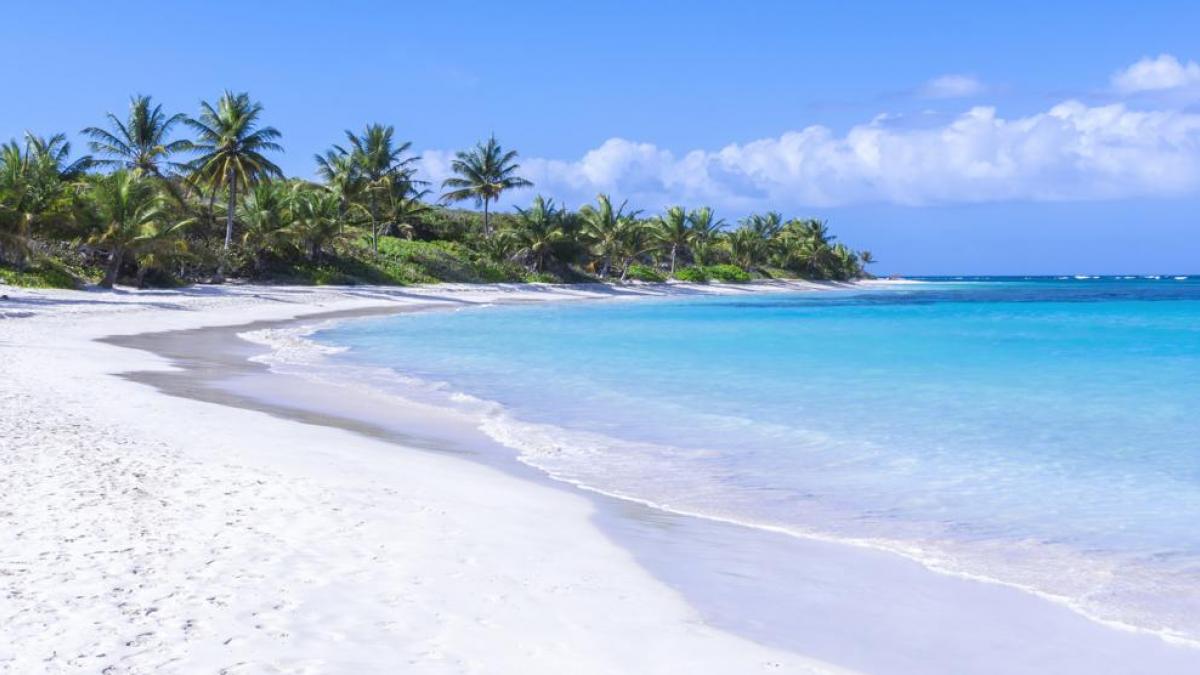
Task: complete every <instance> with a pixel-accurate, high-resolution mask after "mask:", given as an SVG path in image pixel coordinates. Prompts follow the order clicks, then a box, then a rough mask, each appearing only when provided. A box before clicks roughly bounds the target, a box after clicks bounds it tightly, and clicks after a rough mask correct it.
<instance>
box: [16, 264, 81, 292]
mask: <svg viewBox="0 0 1200 675" xmlns="http://www.w3.org/2000/svg"><path fill="white" fill-rule="evenodd" d="M86 277H87V274H86V272H85V271H84V270H76V269H72V268H71V267H68V266H67V265H66V264H64V263H62V262H60V261H58V260H54V259H51V258H44V259H41V260H38V261H37V262H35V263H33V264H32V265H30V266H29V267H26V268H25V269H23V270H18V269H15V268H12V267H7V266H0V284H8V285H9V286H21V287H24V288H70V289H76V288H82V287H83V284H84V282H85V281H86V280H87V278H86Z"/></svg>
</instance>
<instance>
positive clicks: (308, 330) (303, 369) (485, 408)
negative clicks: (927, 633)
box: [238, 319, 1200, 649]
mask: <svg viewBox="0 0 1200 675" xmlns="http://www.w3.org/2000/svg"><path fill="white" fill-rule="evenodd" d="M346 320H347V319H330V320H327V321H323V322H320V323H314V324H305V325H301V326H295V327H289V328H270V329H260V330H255V331H246V332H244V333H239V334H238V337H240V338H242V339H244V340H246V341H248V342H252V343H254V344H259V345H263V346H265V347H268V348H269V349H270V351H269V352H267V353H265V354H261V355H257V356H254V357H251V359H250V360H252V361H256V362H259V363H263V364H265V365H267V366H269V367H271V368H272V369H275V368H279V367H287V366H291V367H293V368H296V369H297V370H295V371H290V374H293V375H301V376H307V377H310V379H312V380H314V381H318V382H322V383H326V384H332V385H336V386H343V387H345V388H347V389H351V390H362V389H364V388H365V389H370V390H371V391H372V393H373V394H375V395H382V396H386V397H390V398H393V399H396V400H399V401H401V402H403V403H409V404H411V403H412V402H413V399H410V398H406V397H404V396H401V395H399V394H397V393H395V392H392V391H387V390H385V389H382V388H379V387H374V386H372V385H363V383H362V382H360V381H355V380H353V379H352V378H342V377H338V378H334V377H330V376H329V373H328V372H318V371H317V367H318V366H320V365H322V364H323V363H324V362H326V360H327V359H328V358H329V357H330V356H334V355H336V354H340V353H344V352H346V351H347V348H345V347H336V346H331V345H326V344H322V343H320V342H318V341H316V340H313V339H311V336H312V335H313V334H314V333H317V332H319V331H322V330H326V329H328V328H331V327H333V326H334V325H336V324H339V323H342V322H344V321H346ZM310 369H311V370H310ZM379 370H386V371H387V372H388V373H389V374H390V376H391V378H392V379H393V380H394V381H395V382H396V383H397V384H399V385H401V386H403V387H412V388H418V389H425V390H427V391H437V392H439V393H440V394H441V395H442V396H444V398H445V401H446V404H447V405H452V404H453V403H455V402H458V403H465V404H469V405H470V406H471V408H473V409H474V411H475V412H476V413H477V414H478V416H479V418H478V428H479V430H480V431H481V432H482V433H484V434H485V435H487V436H488V437H489V438H491V439H492V440H494V441H496V442H497V443H499V444H500V445H503V446H504V447H507V448H510V449H511V450H513V451H514V452H515V453H516V454H515V457H516V459H517V460H518V461H520V462H521V463H523V464H525V465H527V466H530V467H533V468H535V469H537V470H538V471H541V472H542V473H543V474H545V475H546V476H547V477H549V478H550V479H552V480H555V481H557V482H560V483H564V484H567V485H571V486H573V487H575V488H577V489H580V490H584V491H587V492H591V493H593V494H598V495H603V496H605V497H609V498H612V499H620V500H622V501H626V502H630V503H635V504H640V505H642V506H646V507H649V508H653V509H656V510H659V511H663V512H665V513H671V514H675V515H679V516H685V517H689V518H699V519H702V520H707V521H710V522H719V523H725V524H729V525H735V526H739V527H747V528H751V529H755V530H759V531H763V532H772V533H775V534H782V535H786V536H790V537H794V538H797V539H806V540H810V541H820V542H825V543H831V544H841V545H847V546H854V547H857V548H863V549H869V550H874V551H882V552H885V553H891V554H893V555H899V556H901V557H903V558H906V559H908V560H912V561H914V562H916V563H918V564H920V565H921V566H922V567H924V568H925V569H928V570H930V571H931V572H934V573H937V574H942V575H945V576H950V577H956V578H960V579H967V580H971V581H976V582H980V583H987V584H994V585H998V586H1005V587H1008V588H1013V589H1016V590H1019V591H1021V592H1024V593H1028V594H1030V595H1033V596H1036V597H1038V598H1041V599H1043V600H1046V601H1048V602H1052V603H1054V604H1057V605H1059V606H1062V607H1066V608H1067V609H1070V610H1071V611H1073V612H1075V613H1076V614H1078V615H1080V616H1082V617H1084V618H1086V619H1088V620H1089V621H1092V622H1094V623H1097V624H1099V625H1102V626H1105V627H1107V628H1111V629H1114V630H1121V631H1125V632H1129V633H1136V634H1142V635H1151V636H1154V637H1157V638H1159V639H1161V640H1163V641H1165V642H1167V643H1169V644H1175V645H1179V646H1183V647H1188V648H1192V649H1200V639H1196V638H1192V637H1189V636H1187V635H1184V634H1181V633H1179V632H1177V631H1174V630H1169V629H1155V628H1148V627H1145V626H1139V625H1136V624H1132V623H1129V622H1126V621H1121V620H1118V619H1112V618H1108V617H1104V616H1099V615H1097V614H1096V613H1095V612H1094V611H1093V610H1091V609H1090V608H1089V607H1087V606H1086V605H1084V604H1083V603H1082V602H1080V601H1079V600H1077V599H1075V598H1072V597H1070V596H1067V595H1062V594H1057V593H1052V592H1049V591H1046V590H1043V589H1041V588H1038V587H1036V586H1032V585H1028V584H1022V583H1020V582H1016V581H1012V580H1007V579H1000V578H997V577H993V576H988V575H985V574H979V573H975V572H972V571H970V570H966V569H961V568H958V567H954V566H953V565H952V564H951V562H952V561H951V560H948V559H947V558H946V556H945V554H942V553H939V552H937V551H931V550H927V549H924V548H921V547H919V546H914V545H913V544H911V543H909V542H905V541H899V540H890V539H877V538H863V537H853V536H846V535H835V534H830V533H826V532H821V531H817V530H806V529H799V528H795V527H788V526H783V525H776V524H772V523H762V522H757V521H752V520H745V519H738V518H733V517H728V516H721V515H716V514H712V513H705V512H703V511H697V510H693V509H684V508H679V507H675V506H671V505H669V504H666V503H662V502H658V501H655V500H652V499H647V498H645V497H639V496H637V495H631V494H627V493H623V492H620V491H618V490H609V489H604V488H600V487H597V486H595V485H591V484H589V483H588V482H586V481H585V480H581V479H578V478H574V477H571V476H568V475H565V474H563V473H561V472H558V471H555V470H554V469H552V468H550V467H548V466H546V465H545V463H544V462H543V463H539V462H538V461H537V460H538V458H539V456H540V455H541V454H542V453H544V452H545V450H544V449H541V448H536V447H531V446H529V445H528V444H526V443H522V438H523V433H522V432H523V431H528V430H529V429H530V428H532V427H548V426H553V425H533V424H530V423H526V422H522V421H520V420H517V419H516V418H514V417H512V416H511V415H510V414H509V413H508V412H507V410H506V409H505V408H504V406H503V405H502V404H500V403H498V402H496V401H490V400H486V399H481V398H478V397H476V396H473V395H471V394H469V393H466V392H460V391H454V390H451V389H449V388H448V387H449V385H448V384H447V383H444V382H429V381H427V380H422V379H420V378H415V377H412V376H409V375H405V374H402V373H399V372H397V371H395V370H394V369H391V368H382V369H379ZM553 428H554V429H555V430H556V431H558V432H560V434H561V435H565V436H569V435H571V434H572V433H573V432H571V431H570V430H567V429H564V428H562V427H553ZM590 435H591V436H599V435H598V434H590ZM609 440H610V441H611V442H610V445H619V441H617V440H616V439H609ZM559 445H560V446H561V445H562V444H559Z"/></svg>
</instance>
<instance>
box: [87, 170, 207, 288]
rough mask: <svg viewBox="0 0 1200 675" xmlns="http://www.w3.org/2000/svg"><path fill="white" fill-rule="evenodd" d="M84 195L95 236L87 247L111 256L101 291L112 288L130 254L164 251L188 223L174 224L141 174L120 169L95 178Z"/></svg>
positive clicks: (156, 192)
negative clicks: (151, 248) (151, 249)
mask: <svg viewBox="0 0 1200 675" xmlns="http://www.w3.org/2000/svg"><path fill="white" fill-rule="evenodd" d="M85 185H86V186H85V189H84V194H85V197H86V200H87V205H88V207H89V217H90V219H91V220H92V221H93V224H94V226H95V233H94V234H93V235H92V236H91V237H90V238H89V239H88V243H89V244H91V245H93V246H96V247H98V248H100V249H102V250H104V251H105V252H106V253H108V264H107V265H106V266H105V271H104V278H103V279H102V280H101V281H100V286H101V287H102V288H112V287H113V284H114V283H115V282H116V280H117V275H118V274H119V273H120V271H121V265H122V263H123V262H124V261H125V256H126V255H127V254H131V253H132V254H137V253H138V252H140V251H143V250H146V249H148V248H150V247H161V246H162V245H163V242H164V240H166V239H168V238H170V237H173V236H177V235H178V234H179V233H180V232H181V230H182V229H183V228H184V227H186V226H187V224H188V222H187V221H179V222H171V219H170V218H169V211H168V210H167V209H165V208H164V205H163V199H162V196H161V194H160V193H159V192H158V190H157V189H156V186H155V185H154V184H153V183H152V182H150V181H149V180H147V179H146V178H145V177H143V176H142V175H141V172H139V171H129V170H127V169H118V170H116V171H114V172H113V173H111V174H109V175H107V176H95V177H91V179H90V180H89V181H88V182H87V183H86V184H85Z"/></svg>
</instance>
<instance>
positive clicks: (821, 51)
mask: <svg viewBox="0 0 1200 675" xmlns="http://www.w3.org/2000/svg"><path fill="white" fill-rule="evenodd" d="M1048 5H1052V6H1048ZM0 11H2V12H3V14H2V16H3V17H4V23H5V25H6V27H7V30H5V31H4V36H3V38H0V58H2V59H3V63H5V64H8V66H9V67H8V68H7V69H6V80H7V85H8V86H7V87H6V94H5V95H4V97H3V98H0V139H8V138H15V137H19V136H20V135H21V134H23V133H24V132H25V131H26V130H30V131H33V132H35V133H38V134H49V133H54V132H59V131H65V132H68V133H69V134H71V135H72V137H73V138H75V139H76V144H75V148H76V152H77V153H80V152H84V151H86V144H85V143H84V141H83V140H82V139H80V138H79V136H78V131H79V130H80V129H82V128H83V127H86V126H91V125H98V124H101V123H102V122H103V115H104V114H105V113H106V112H113V113H116V114H118V115H119V116H121V115H124V113H125V111H126V109H127V107H128V101H129V97H130V96H131V95H133V94H135V93H145V94H149V95H152V96H153V97H154V99H155V100H156V101H157V102H160V103H162V104H163V105H164V107H165V108H166V109H168V111H171V112H176V111H180V112H185V113H189V114H192V113H195V112H196V110H197V107H198V104H199V102H200V101H201V100H214V99H215V98H216V97H217V96H219V95H220V93H221V92H222V91H223V90H225V89H231V90H234V91H247V92H249V93H250V94H251V96H252V97H253V98H255V99H256V100H258V101H260V102H262V104H263V105H264V107H265V112H264V117H263V119H264V122H265V123H266V124H269V125H271V126H274V127H276V128H277V129H279V130H280V131H282V132H283V135H284V136H283V144H284V146H285V148H286V152H285V153H284V154H283V155H280V156H279V157H277V158H276V159H277V160H278V161H277V163H278V164H279V165H280V166H282V167H283V168H284V169H285V171H287V172H288V173H289V174H291V175H297V176H303V177H312V175H313V168H314V164H313V161H312V156H313V154H314V153H316V152H319V151H321V150H323V149H325V148H327V147H328V146H329V145H330V144H332V143H335V142H340V141H341V140H342V139H343V133H344V130H345V129H361V128H362V127H363V126H364V125H365V124H367V123H371V122H382V123H386V124H391V125H394V126H395V127H396V133H397V135H398V136H399V137H400V138H402V139H405V140H411V141H412V143H413V148H414V151H416V152H417V154H420V155H421V157H422V160H421V163H420V166H421V169H422V172H423V174H424V177H425V178H426V179H429V180H433V181H435V182H436V181H438V180H440V179H441V178H443V177H444V175H445V173H446V171H447V170H448V169H447V167H448V163H449V160H450V159H451V158H452V156H453V153H454V151H456V150H460V149H463V148H467V147H469V146H471V145H473V144H474V143H475V142H477V141H479V140H481V139H484V138H486V137H487V136H488V135H489V134H492V133H494V134H495V135H496V137H497V138H498V139H499V141H500V142H501V143H502V144H503V145H504V146H505V147H506V148H512V149H515V150H517V151H518V152H519V153H520V163H521V165H522V173H523V174H524V175H525V176H526V177H527V178H530V179H532V180H533V181H534V183H535V184H536V187H535V188H534V191H535V192H540V193H543V194H545V195H547V196H549V197H553V198H555V199H556V200H558V201H560V202H562V203H565V204H567V205H569V206H571V207H577V206H579V205H581V204H582V203H584V202H587V201H589V200H592V199H594V198H595V196H596V194H598V193H600V192H605V193H609V194H611V195H612V196H613V198H614V199H616V200H618V201H620V200H624V199H628V200H629V201H630V205H631V207H634V208H639V209H643V210H645V211H646V212H648V213H649V212H653V211H656V210H658V209H661V208H663V207H665V206H667V205H671V204H677V203H678V204H683V205H685V206H688V207H695V206H700V205H705V204H707V205H711V206H713V207H714V208H715V209H716V210H717V214H718V216H720V217H723V218H725V219H726V220H727V221H728V222H730V223H736V221H737V220H738V219H739V218H741V217H743V216H745V215H746V214H748V213H751V212H755V211H766V210H776V211H780V212H781V213H783V214H784V215H785V216H788V217H792V216H796V217H817V218H823V219H826V220H828V221H829V224H830V226H831V228H832V229H833V230H834V232H835V233H837V234H838V235H839V237H840V240H842V241H845V242H846V243H847V244H849V245H851V246H853V247H855V248H860V249H861V248H866V249H870V250H871V251H872V252H873V253H874V255H875V256H876V257H877V258H879V259H880V263H879V264H878V265H877V266H876V268H875V271H876V272H877V273H884V274H886V273H898V274H910V275H917V274H1060V273H1061V274H1106V273H1200V63H1198V61H1200V42H1198V41H1197V39H1196V26H1200V3H1197V2H1194V0H1193V1H1192V2H1140V3H1133V2H1129V3H1120V4H1118V3H1114V2H1103V1H1100V2H1097V1H1095V0H1093V1H1092V2H1087V3H1084V2H1070V1H1063V2H1056V3H1040V2H1039V3H1033V2H1028V3H1027V2H1020V1H1010V2H1003V3H987V2H972V3H949V2H944V3H926V2H905V3H867V2H858V3H856V2H839V3H832V2H829V3H815V2H799V1H793V2H752V3H745V2H743V3H730V2H719V3H718V2H711V3H710V2H653V3H652V2H645V1H644V0H643V1H641V2H624V1H622V0H615V1H611V2H605V3H562V2H509V3H486V4H485V3H479V4H476V3H419V4H410V3H404V2H395V1H393V2H355V1H353V0H343V1H342V2H339V3H327V2H320V3H317V2H313V3H306V2H245V1H244V0H242V1H240V2H227V1H226V0H210V1H209V2H205V3H199V2H195V3H192V2H177V3H164V2H121V1H119V0H114V1H112V2H105V3H84V2H63V3H50V2H36V3H33V2H28V3H27V2H20V1H18V2H10V3H6V4H5V6H4V8H3V10H0ZM532 194H533V193H532V192H522V193H515V194H512V195H511V196H509V197H507V198H506V199H505V200H504V203H503V204H502V205H501V206H502V208H511V206H513V205H514V204H517V205H519V204H523V203H526V202H527V201H528V200H529V199H530V198H531V197H532Z"/></svg>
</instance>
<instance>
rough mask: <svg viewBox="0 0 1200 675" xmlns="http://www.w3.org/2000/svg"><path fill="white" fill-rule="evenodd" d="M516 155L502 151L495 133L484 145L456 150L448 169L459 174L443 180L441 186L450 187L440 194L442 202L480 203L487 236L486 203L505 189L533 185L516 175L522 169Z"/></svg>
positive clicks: (489, 232) (488, 233) (515, 153)
mask: <svg viewBox="0 0 1200 675" xmlns="http://www.w3.org/2000/svg"><path fill="white" fill-rule="evenodd" d="M516 158H517V151H516V150H509V151H508V152H504V150H503V148H501V147H500V144H499V143H497V142H496V137H495V136H492V137H490V138H488V142H487V143H486V144H483V143H477V144H476V145H475V148H474V149H472V150H470V151H463V152H459V153H457V155H456V159H455V160H454V161H453V162H451V164H450V168H451V169H452V170H453V171H454V173H456V174H458V176H457V177H450V178H447V179H446V180H444V181H442V188H443V189H446V188H452V189H450V190H449V191H448V192H445V193H443V194H442V202H443V203H447V204H449V203H451V202H461V201H465V200H468V199H473V200H475V203H476V204H483V236H484V237H490V236H491V235H492V229H491V221H490V220H489V215H488V205H489V204H491V202H493V201H494V200H496V199H499V198H500V195H501V194H502V193H503V192H504V191H505V190H512V189H515V188H523V187H533V183H531V182H530V181H528V180H525V179H524V178H521V177H520V176H518V175H516V173H517V170H518V169H520V168H521V165H520V164H516V163H515V162H514V160H516Z"/></svg>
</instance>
